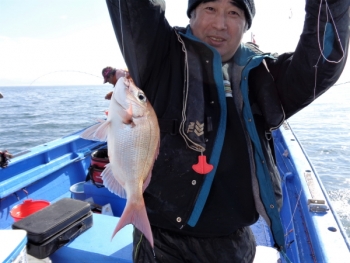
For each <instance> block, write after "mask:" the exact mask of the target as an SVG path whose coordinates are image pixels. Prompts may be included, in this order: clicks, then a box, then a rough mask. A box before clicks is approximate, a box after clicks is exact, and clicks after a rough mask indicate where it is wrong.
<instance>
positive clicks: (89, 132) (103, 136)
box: [80, 120, 110, 142]
mask: <svg viewBox="0 0 350 263" xmlns="http://www.w3.org/2000/svg"><path fill="white" fill-rule="evenodd" d="M109 123H110V121H105V120H99V123H97V124H95V125H93V126H91V127H89V128H87V129H86V130H85V131H83V132H82V133H81V134H80V137H81V138H83V139H86V140H92V141H102V142H105V141H107V133H108V125H109Z"/></svg>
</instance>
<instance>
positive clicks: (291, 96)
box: [269, 0, 350, 118]
mask: <svg viewBox="0 0 350 263" xmlns="http://www.w3.org/2000/svg"><path fill="white" fill-rule="evenodd" d="M320 2H322V4H321V6H320ZM327 2H328V8H329V10H330V11H329V10H327V6H326V4H325V1H321V0H318V1H306V8H305V10H306V16H305V22H304V28H303V32H302V34H301V36H300V40H299V43H298V45H297V48H296V50H295V52H294V53H285V54H282V55H281V56H279V57H277V59H276V60H274V61H271V60H270V61H269V69H270V70H271V74H272V75H273V77H274V79H275V83H276V87H277V90H278V94H279V97H280V100H281V102H282V106H283V108H284V111H285V114H286V118H289V117H290V116H292V115H293V114H295V113H296V112H297V111H299V110H300V109H302V108H303V107H305V106H307V105H308V104H310V103H311V102H312V101H313V100H314V99H316V98H317V97H318V96H320V95H321V94H323V93H324V92H325V91H327V90H328V89H329V88H330V87H331V86H332V85H333V84H334V83H335V82H336V81H337V80H338V78H339V77H340V75H341V73H342V71H343V69H344V66H345V63H346V59H347V55H348V46H349V3H350V0H328V1H327ZM320 7H321V13H320V16H319V8H320ZM318 23H319V24H318ZM338 36H339V39H338ZM319 44H320V45H321V48H320V47H319ZM321 50H322V53H323V55H322V53H321ZM329 61H332V62H329Z"/></svg>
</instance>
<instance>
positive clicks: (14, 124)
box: [0, 83, 350, 237]
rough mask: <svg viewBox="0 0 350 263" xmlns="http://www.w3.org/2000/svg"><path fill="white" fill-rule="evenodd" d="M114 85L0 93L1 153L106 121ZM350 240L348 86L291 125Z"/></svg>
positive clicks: (9, 89) (311, 107)
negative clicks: (104, 119) (99, 120)
mask: <svg viewBox="0 0 350 263" xmlns="http://www.w3.org/2000/svg"><path fill="white" fill-rule="evenodd" d="M109 91H112V86H111V85H100V86H50V87H35V86H27V87H25V86H23V87H0V92H1V93H2V94H3V96H4V98H2V99H0V150H5V149H7V150H8V151H9V152H10V153H12V154H16V153H18V152H21V151H24V150H26V149H28V148H31V147H33V146H37V145H39V144H44V143H46V142H49V141H52V140H55V139H58V138H60V137H63V136H65V135H68V134H70V133H73V132H75V131H77V130H80V129H83V128H84V127H86V126H88V125H92V124H93V123H95V122H96V120H97V119H101V118H104V117H105V114H104V110H106V109H107V108H108V104H109V101H107V100H105V99H104V96H105V94H107V93H108V92H109ZM288 122H289V124H290V126H291V127H292V129H293V130H294V133H295V134H296V136H297V138H298V140H299V141H300V142H301V144H302V146H303V148H304V149H305V150H306V152H307V155H308V156H309V158H310V160H311V161H312V163H313V165H314V168H315V169H316V171H317V173H318V175H319V176H320V178H321V180H322V183H323V185H324V187H325V189H326V190H327V192H328V194H329V196H330V198H331V200H332V204H333V207H334V208H335V210H336V211H337V213H338V216H339V217H340V219H341V221H342V223H343V226H344V228H345V230H346V231H347V234H348V236H349V237H350V84H349V83H347V84H344V85H338V86H334V87H333V88H332V89H330V90H329V91H328V92H327V93H326V94H324V95H322V96H321V97H320V98H318V99H317V100H316V101H314V102H313V103H312V104H311V105H309V106H308V107H307V108H305V109H304V110H302V111H300V112H298V113H297V114H296V115H294V116H293V117H292V118H290V119H289V120H288Z"/></svg>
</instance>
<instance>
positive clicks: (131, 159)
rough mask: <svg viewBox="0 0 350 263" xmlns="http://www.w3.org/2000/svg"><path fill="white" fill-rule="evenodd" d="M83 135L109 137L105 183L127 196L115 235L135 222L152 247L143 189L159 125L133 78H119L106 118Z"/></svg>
mask: <svg viewBox="0 0 350 263" xmlns="http://www.w3.org/2000/svg"><path fill="white" fill-rule="evenodd" d="M81 137H83V138H85V139H90V140H106V139H107V145H108V156H109V162H110V163H109V164H108V165H106V168H105V169H104V171H103V173H102V179H103V184H104V185H105V186H106V187H107V188H108V189H109V190H110V191H111V192H113V193H115V194H117V195H119V196H120V197H122V198H126V199H127V201H126V206H125V209H124V211H123V214H122V215H121V217H120V220H119V222H118V224H117V226H116V228H115V230H114V233H113V236H114V235H115V234H116V233H117V232H118V231H119V230H120V229H122V228H123V227H124V226H125V225H127V224H133V225H134V226H135V227H136V228H138V229H139V230H140V231H141V232H142V233H144V235H145V237H146V238H147V239H148V240H149V242H150V244H151V246H152V247H153V236H152V231H151V227H150V223H149V220H148V217H147V213H146V207H145V203H144V199H143V192H144V190H145V189H146V187H147V186H148V184H149V182H150V179H151V174H152V168H153V164H154V161H155V159H156V157H157V155H158V151H159V126H158V120H157V116H156V114H155V112H154V110H153V108H152V106H151V104H150V103H149V102H148V100H147V98H146V96H145V94H144V93H143V91H142V90H140V89H139V88H137V87H136V86H135V84H134V83H133V82H132V80H131V79H126V78H120V79H119V80H118V82H117V84H116V87H115V91H114V92H113V96H112V98H111V102H110V106H109V109H108V117H107V120H106V121H104V122H101V123H99V124H97V125H95V126H92V127H90V128H89V129H87V130H86V131H84V133H83V134H82V135H81ZM113 236H112V237H113Z"/></svg>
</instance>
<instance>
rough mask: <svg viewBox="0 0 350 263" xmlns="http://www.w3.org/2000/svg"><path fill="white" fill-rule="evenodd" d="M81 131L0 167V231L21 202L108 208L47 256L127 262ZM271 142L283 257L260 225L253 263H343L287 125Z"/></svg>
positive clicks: (326, 207)
mask: <svg viewBox="0 0 350 263" xmlns="http://www.w3.org/2000/svg"><path fill="white" fill-rule="evenodd" d="M82 132H83V130H82V131H79V132H76V133H74V134H71V135H68V136H65V137H62V138H59V139H57V140H54V141H51V142H48V143H46V144H43V145H39V146H36V147H34V148H31V149H29V150H27V151H24V152H20V153H18V154H15V155H14V157H13V158H12V159H11V160H10V161H9V162H8V165H7V166H6V167H4V168H0V205H1V213H0V219H1V220H0V231H1V230H6V229H7V230H8V229H11V231H16V230H12V225H13V223H14V218H13V217H12V216H11V210H12V209H13V208H14V207H15V206H17V205H20V204H23V202H25V201H26V200H28V199H29V200H46V201H48V202H50V203H51V204H53V203H55V202H57V201H59V200H61V199H63V198H77V199H81V200H85V201H88V202H90V203H92V204H96V205H98V206H99V207H106V206H108V207H109V208H110V209H111V213H101V211H99V213H93V225H92V227H91V228H89V229H88V230H86V231H85V232H83V233H82V234H81V235H79V236H78V237H76V238H74V239H73V240H70V242H68V243H67V244H65V245H64V246H62V247H60V248H59V249H58V250H57V251H55V252H54V253H53V254H51V255H50V256H49V259H50V260H51V262H132V231H133V226H132V225H128V226H127V227H125V228H123V229H122V230H121V231H120V232H119V233H118V234H117V235H116V236H115V237H114V239H113V240H111V233H112V232H113V230H114V227H115V226H116V224H117V222H118V220H119V216H120V215H121V213H122V211H123V209H124V206H125V200H124V199H121V198H119V197H118V196H116V195H114V194H112V193H110V192H109V191H108V190H107V189H106V188H104V187H101V186H99V185H95V184H93V183H92V182H91V180H88V181H86V178H87V174H88V173H89V167H90V166H91V161H92V153H94V152H96V151H97V150H100V149H106V147H107V146H106V143H103V142H96V141H89V140H85V139H82V138H80V134H81V133H82ZM273 138H274V143H275V156H276V163H277V166H278V169H279V172H280V175H281V181H282V189H283V207H282V209H281V211H280V215H281V219H282V222H283V227H284V231H285V254H284V253H279V252H277V251H276V250H275V249H273V239H272V237H271V234H270V232H269V229H268V227H267V225H266V223H265V222H264V220H263V219H261V218H260V219H259V220H258V221H257V222H256V223H255V224H254V225H253V226H251V228H252V230H253V233H254V235H255V238H256V242H257V257H256V260H255V262H293V263H308V262H337V263H341V262H350V243H349V240H348V238H347V235H346V233H345V231H344V229H343V227H342V224H341V222H340V220H339V218H338V216H337V214H336V213H335V211H334V209H333V208H332V203H331V201H330V200H329V197H328V195H327V193H326V191H325V189H324V187H323V185H322V183H321V181H320V179H319V177H318V176H317V173H316V171H315V169H314V168H313V166H312V164H311V162H310V160H309V158H308V157H307V154H306V153H305V151H304V150H303V148H302V146H301V144H300V142H299V141H298V139H297V138H296V136H295V134H294V133H293V131H292V129H291V127H290V126H289V124H288V123H287V122H285V123H284V124H283V125H282V126H281V127H280V128H279V129H278V130H276V131H274V132H273ZM77 184H80V185H82V186H83V190H82V191H80V195H79V193H78V192H74V191H72V186H75V185H77ZM92 207H93V206H92ZM0 233H1V232H0ZM268 255H269V256H271V259H268ZM38 260H39V259H38ZM278 260H280V261H278ZM31 262H35V260H34V261H33V260H32V261H31ZM38 262H40V261H38Z"/></svg>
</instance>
